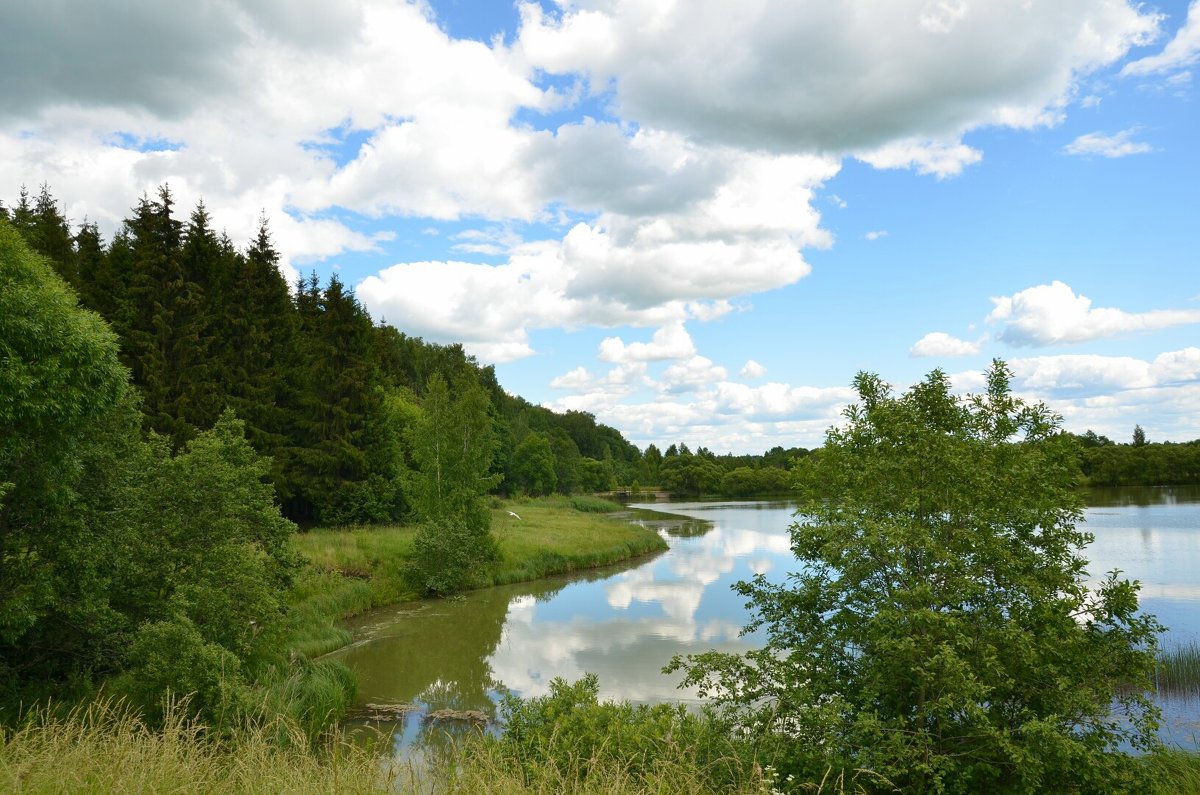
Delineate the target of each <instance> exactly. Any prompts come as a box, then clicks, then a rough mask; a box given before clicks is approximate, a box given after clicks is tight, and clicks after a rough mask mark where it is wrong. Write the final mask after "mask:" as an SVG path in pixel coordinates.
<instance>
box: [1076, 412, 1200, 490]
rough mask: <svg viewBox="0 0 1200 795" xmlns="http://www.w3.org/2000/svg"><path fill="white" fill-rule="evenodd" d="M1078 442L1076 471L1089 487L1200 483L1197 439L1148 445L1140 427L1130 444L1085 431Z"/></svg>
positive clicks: (1199, 459)
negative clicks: (1077, 470) (1077, 468)
mask: <svg viewBox="0 0 1200 795" xmlns="http://www.w3.org/2000/svg"><path fill="white" fill-rule="evenodd" d="M1076 439H1077V440H1078V442H1079V471H1080V472H1081V473H1082V475H1083V476H1084V478H1085V479H1086V482H1087V483H1088V484H1089V485H1092V486H1188V485H1195V484H1200V439H1195V440H1193V441H1190V442H1151V441H1149V440H1147V438H1146V433H1145V431H1143V430H1142V427H1141V426H1140V425H1136V426H1134V429H1133V434H1132V437H1131V441H1130V442H1128V443H1125V444H1121V443H1117V442H1114V441H1113V440H1112V439H1110V438H1108V437H1107V436H1102V435H1100V434H1097V433H1095V432H1094V431H1087V432H1086V433H1083V434H1080V435H1078V436H1077V437H1076Z"/></svg>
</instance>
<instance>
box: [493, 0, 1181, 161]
mask: <svg viewBox="0 0 1200 795" xmlns="http://www.w3.org/2000/svg"><path fill="white" fill-rule="evenodd" d="M520 9H521V14H522V18H523V24H522V27H521V32H520V37H519V41H518V42H517V45H516V49H517V50H519V51H520V53H521V54H522V55H523V56H524V57H525V58H527V59H528V60H529V62H530V63H531V64H533V65H534V66H536V67H538V68H542V69H545V70H547V71H549V72H552V73H560V74H566V73H582V74H585V75H586V76H587V77H588V78H589V80H590V83H591V86H592V88H593V90H602V89H604V88H606V87H608V86H612V87H613V90H614V91H615V106H616V108H617V110H618V112H620V113H621V114H622V115H623V116H624V117H625V118H629V119H634V120H636V121H637V122H638V123H639V124H641V125H643V126H645V127H652V128H656V129H669V130H675V131H680V132H685V133H686V134H688V135H689V136H690V137H693V138H695V139H697V140H704V141H713V142H719V143H724V144H732V145H736V146H745V147H754V148H764V147H765V148H771V149H774V150H775V151H812V150H817V151H834V152H847V151H862V150H870V149H874V148H877V147H883V146H885V145H887V144H889V143H892V142H895V141H898V140H906V139H915V140H924V141H940V142H957V140H958V137H959V136H960V135H961V134H962V133H963V132H964V131H966V130H969V129H973V128H976V127H979V126H984V125H990V124H1003V125H1013V126H1029V125H1032V124H1044V123H1046V122H1047V121H1049V120H1052V119H1054V118H1057V113H1058V109H1059V107H1060V106H1061V103H1062V102H1063V101H1064V99H1065V98H1066V97H1067V96H1068V94H1069V92H1070V90H1071V88H1072V86H1073V84H1074V82H1075V81H1076V80H1077V79H1078V78H1079V77H1080V76H1081V75H1084V74H1087V73H1089V72H1092V71H1094V70H1096V69H1098V68H1100V67H1102V66H1104V65H1107V64H1111V63H1113V62H1114V61H1116V60H1117V59H1118V58H1120V57H1121V56H1122V55H1123V54H1124V53H1125V52H1127V51H1128V50H1129V48H1130V47H1131V46H1133V45H1134V44H1140V43H1144V42H1145V41H1148V40H1149V39H1150V38H1151V37H1152V35H1153V34H1154V33H1155V31H1156V30H1157V24H1158V17H1156V16H1155V15H1153V14H1150V13H1141V12H1140V11H1139V10H1138V9H1137V8H1135V7H1133V6H1131V5H1129V4H1127V3H1124V2H1112V1H1109V2H1102V3H1092V2H1076V1H1073V0H1072V1H1068V2H1032V1H1031V2H1028V3H1023V4H1020V5H1014V4H1012V3H971V4H967V3H965V2H956V1H953V0H943V1H942V2H928V1H927V0H896V1H895V2H888V3H882V4H881V3H878V2H873V1H871V0H856V1H854V2H845V3H795V2H789V0H763V1H762V2H757V3H753V4H744V3H742V4H729V3H727V2H724V1H723V0H698V1H697V2H693V3H686V4H685V3H638V2H622V1H621V0H594V1H593V2H589V3H587V4H584V5H574V4H564V5H563V6H562V8H561V10H560V11H559V12H558V13H556V14H553V15H551V14H548V13H546V12H545V11H544V10H543V9H542V7H541V6H540V5H538V4H534V3H522V4H521V5H520ZM881 65H885V66H881ZM943 145H944V146H950V147H955V146H958V144H956V143H950V144H943ZM948 154H949V156H948V157H947V153H945V152H944V153H942V155H941V156H940V157H939V158H935V159H934V160H936V161H938V162H940V163H941V165H938V166H934V165H932V164H931V163H932V161H931V163H928V164H926V165H925V166H924V167H925V168H927V169H928V170H929V171H930V173H938V174H943V175H944V174H947V173H952V172H953V170H954V169H960V168H961V165H962V162H963V158H964V156H965V153H963V152H957V151H956V152H952V153H948ZM908 162H909V163H914V162H916V163H917V164H918V167H921V165H920V164H921V161H919V160H918V161H914V160H913V159H912V158H910V159H909V160H908ZM955 162H957V165H951V164H952V163H955ZM947 169H949V170H947Z"/></svg>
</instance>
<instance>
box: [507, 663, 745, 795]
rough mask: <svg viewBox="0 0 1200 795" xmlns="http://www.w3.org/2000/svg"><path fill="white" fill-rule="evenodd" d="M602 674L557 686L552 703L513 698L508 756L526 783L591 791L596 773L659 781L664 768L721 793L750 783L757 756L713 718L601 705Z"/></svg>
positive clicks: (673, 708)
mask: <svg viewBox="0 0 1200 795" xmlns="http://www.w3.org/2000/svg"><path fill="white" fill-rule="evenodd" d="M598 693H599V683H598V680H597V678H596V676H595V674H587V675H585V676H584V677H583V678H582V679H580V680H579V681H577V682H575V683H573V684H572V683H568V682H566V681H564V680H562V679H557V678H556V679H555V680H554V681H552V682H551V683H550V693H549V695H546V696H542V697H540V698H531V699H520V698H516V697H511V696H510V697H508V698H506V699H505V700H504V702H503V703H502V705H501V722H502V723H503V725H504V731H503V734H502V736H501V738H500V739H499V740H498V741H497V742H498V743H499V746H500V752H501V753H502V754H503V755H504V756H505V757H507V758H508V759H509V760H510V762H511V763H512V764H514V765H519V766H520V768H521V770H522V775H523V776H524V778H525V780H526V782H527V783H528V782H529V781H531V780H535V779H544V778H545V777H546V776H547V773H548V771H552V773H551V778H552V779H553V780H555V781H557V782H560V784H561V785H563V786H565V787H567V789H569V790H572V791H574V790H580V789H585V788H586V787H587V786H588V778H589V776H592V775H593V774H594V772H595V771H601V770H606V771H611V770H613V769H619V770H620V771H621V772H622V774H623V775H626V776H630V777H632V778H634V779H637V780H643V781H646V780H650V779H653V778H654V777H655V776H656V775H657V774H658V773H659V772H660V770H661V768H662V767H663V766H669V765H674V766H678V767H679V768H680V769H687V770H690V771H694V772H696V773H697V774H698V775H699V778H700V779H702V780H704V781H705V782H707V783H708V784H709V785H710V786H711V787H712V788H713V789H714V790H721V789H725V788H726V787H728V788H731V789H732V788H735V787H736V786H738V785H739V784H740V783H744V782H745V781H748V780H750V778H751V777H752V773H751V771H752V770H753V767H754V765H753V759H752V758H751V752H752V749H751V748H750V747H749V746H748V745H745V744H740V743H738V742H735V741H734V740H733V739H732V736H731V734H730V732H729V731H728V726H727V725H726V724H724V723H722V722H721V721H719V720H718V719H717V718H716V717H715V716H714V715H712V714H710V713H701V714H696V713H692V712H689V711H688V710H687V709H686V708H685V707H683V706H682V705H679V704H656V705H653V706H647V705H633V704H629V703H628V702H601V701H599V699H598Z"/></svg>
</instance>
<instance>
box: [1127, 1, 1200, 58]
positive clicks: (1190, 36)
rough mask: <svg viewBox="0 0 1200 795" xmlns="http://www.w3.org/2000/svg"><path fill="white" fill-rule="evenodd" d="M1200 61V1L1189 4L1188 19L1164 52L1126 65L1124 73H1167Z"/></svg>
mask: <svg viewBox="0 0 1200 795" xmlns="http://www.w3.org/2000/svg"><path fill="white" fill-rule="evenodd" d="M1197 61H1200V2H1196V0H1193V2H1192V4H1191V5H1190V6H1188V13H1187V20H1186V21H1185V22H1184V23H1183V25H1182V26H1180V28H1179V30H1178V31H1177V32H1176V33H1175V36H1174V38H1172V39H1171V41H1169V42H1168V43H1167V46H1166V47H1164V48H1163V50H1162V52H1160V53H1158V54H1156V55H1149V56H1147V57H1145V58H1141V59H1139V60H1136V61H1133V62H1131V63H1128V64H1126V65H1125V67H1124V68H1123V69H1122V70H1121V74H1122V75H1152V74H1165V73H1169V72H1173V71H1176V70H1179V69H1185V68H1187V67H1189V66H1192V65H1194V64H1195V63H1196V62H1197Z"/></svg>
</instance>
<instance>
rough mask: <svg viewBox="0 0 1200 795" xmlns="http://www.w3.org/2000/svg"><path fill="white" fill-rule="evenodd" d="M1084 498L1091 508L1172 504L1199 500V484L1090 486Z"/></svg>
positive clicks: (1143, 506)
mask: <svg viewBox="0 0 1200 795" xmlns="http://www.w3.org/2000/svg"><path fill="white" fill-rule="evenodd" d="M1084 499H1085V500H1086V501H1087V504H1088V507H1091V508H1122V507H1127V506H1137V507H1139V508H1145V507H1147V506H1150V505H1174V504H1175V503H1177V502H1198V501H1200V486H1092V487H1091V488H1089V489H1087V490H1086V491H1085V492H1084Z"/></svg>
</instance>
